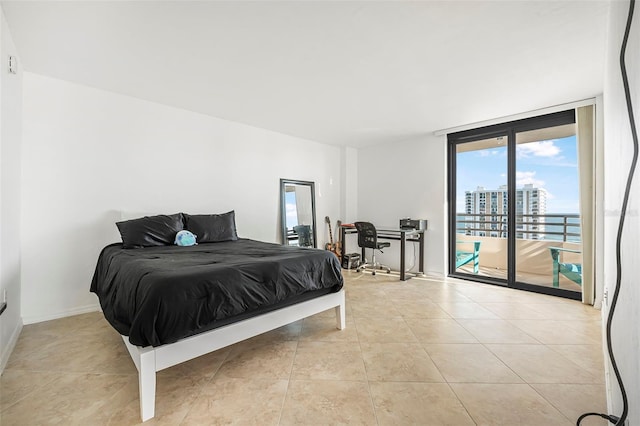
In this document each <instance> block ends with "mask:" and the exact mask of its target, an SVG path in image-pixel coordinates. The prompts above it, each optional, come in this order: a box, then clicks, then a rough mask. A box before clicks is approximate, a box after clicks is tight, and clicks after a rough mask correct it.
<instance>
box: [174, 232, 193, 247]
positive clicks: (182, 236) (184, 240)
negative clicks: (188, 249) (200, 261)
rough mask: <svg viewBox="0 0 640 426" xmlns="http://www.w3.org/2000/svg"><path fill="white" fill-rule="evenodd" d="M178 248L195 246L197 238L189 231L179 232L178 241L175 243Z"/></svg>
mask: <svg viewBox="0 0 640 426" xmlns="http://www.w3.org/2000/svg"><path fill="white" fill-rule="evenodd" d="M174 243H175V245H177V246H195V245H196V244H198V243H196V236H195V235H193V234H192V233H191V232H189V231H179V232H178V233H177V234H176V240H175V241H174Z"/></svg>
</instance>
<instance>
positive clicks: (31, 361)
mask: <svg viewBox="0 0 640 426" xmlns="http://www.w3.org/2000/svg"><path fill="white" fill-rule="evenodd" d="M113 333H115V332H113V330H112V331H111V332H109V333H108V334H104V333H98V334H93V335H90V334H71V335H64V336H59V337H55V338H51V337H48V338H47V337H44V336H41V335H39V336H37V337H35V336H31V337H30V338H27V340H31V341H32V342H31V343H33V342H41V343H42V345H41V346H40V347H37V346H36V347H29V348H23V347H21V348H20V349H19V350H18V352H15V353H14V354H12V357H11V358H10V359H9V362H8V363H7V368H9V369H19V370H37V371H42V370H45V371H46V370H49V371H66V372H75V373H106V374H135V373H136V369H135V366H134V364H133V362H132V361H131V357H130V356H129V353H128V352H127V350H126V348H125V346H124V343H123V342H122V340H121V339H120V338H119V337H118V339H119V340H118V339H115V340H114V339H113ZM115 334H116V335H117V333H115ZM42 339H44V340H42ZM31 343H29V344H28V345H26V346H31Z"/></svg>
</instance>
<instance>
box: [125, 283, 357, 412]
mask: <svg viewBox="0 0 640 426" xmlns="http://www.w3.org/2000/svg"><path fill="white" fill-rule="evenodd" d="M344 300H345V298H344V289H342V290H340V291H339V292H337V293H331V294H327V295H325V296H320V297H317V298H315V299H311V300H308V301H306V302H300V303H296V304H295V305H290V306H287V307H284V308H281V309H278V310H275V311H272V312H268V313H266V314H262V315H258V316H256V317H253V318H249V319H245V320H242V321H239V322H236V323H233V324H229V325H226V326H224V327H220V328H216V329H214V330H211V331H207V332H205V333H201V334H197V335H195V336H191V337H187V338H185V339H182V340H180V341H178V342H175V343H171V344H167V345H162V346H157V347H155V348H154V347H152V346H146V347H140V346H135V345H132V344H131V343H130V342H129V338H128V337H127V336H122V339H123V340H124V343H125V344H126V345H127V349H128V350H129V353H130V354H131V358H132V359H133V362H134V364H135V365H136V368H137V369H138V384H139V388H140V415H141V416H142V421H143V422H144V421H146V420H149V419H150V418H152V417H153V416H154V415H155V400H156V372H158V371H161V370H164V369H165V368H169V367H172V366H174V365H176V364H180V363H182V362H185V361H188V360H190V359H193V358H197V357H199V356H201V355H204V354H207V353H209V352H213V351H216V350H218V349H221V348H224V347H226V346H229V345H232V344H234V343H237V342H240V341H242V340H245V339H248V338H250V337H253V336H257V335H258V334H262V333H265V332H267V331H270V330H273V329H276V328H278V327H282V326H284V325H287V324H290V323H292V322H295V321H298V320H301V319H303V318H306V317H308V316H311V315H315V314H317V313H320V312H323V311H326V310H328V309H331V308H334V309H335V313H336V327H337V328H338V329H340V330H343V329H344V328H345V302H344Z"/></svg>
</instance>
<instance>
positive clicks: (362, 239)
mask: <svg viewBox="0 0 640 426" xmlns="http://www.w3.org/2000/svg"><path fill="white" fill-rule="evenodd" d="M354 225H355V226H356V229H357V230H358V246H360V247H366V248H377V246H378V232H377V231H376V227H375V226H373V223H371V222H356V223H355V224H354Z"/></svg>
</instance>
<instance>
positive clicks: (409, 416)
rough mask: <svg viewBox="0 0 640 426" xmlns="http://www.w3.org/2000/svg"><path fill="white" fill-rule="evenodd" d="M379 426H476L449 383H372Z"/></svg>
mask: <svg viewBox="0 0 640 426" xmlns="http://www.w3.org/2000/svg"><path fill="white" fill-rule="evenodd" d="M370 388H371V396H372V397H373V404H374V406H375V410H376V416H377V418H378V424H379V425H452V426H463V425H473V424H474V423H473V421H472V420H471V418H470V417H469V414H468V413H467V411H466V410H465V408H464V407H463V405H462V404H461V403H460V401H459V400H458V398H457V397H456V396H455V395H454V393H453V392H452V391H451V389H450V388H449V385H447V384H446V383H384V382H371V383H370Z"/></svg>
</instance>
